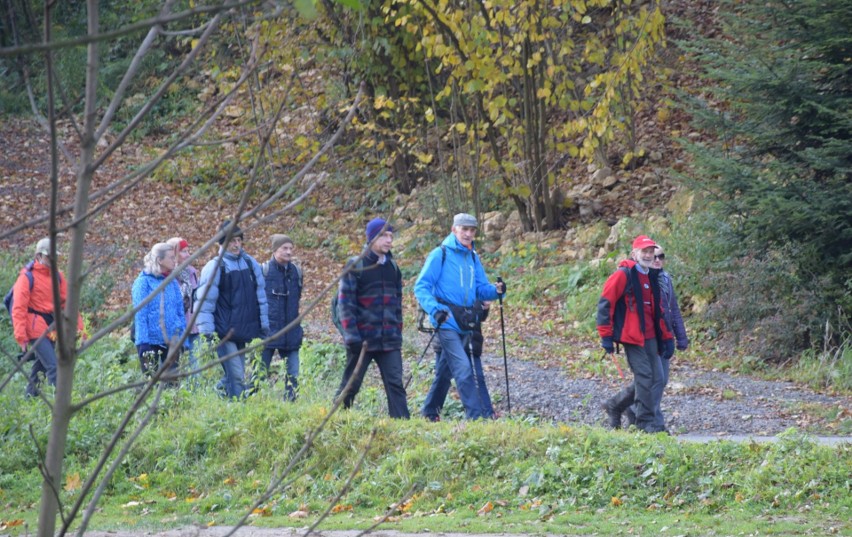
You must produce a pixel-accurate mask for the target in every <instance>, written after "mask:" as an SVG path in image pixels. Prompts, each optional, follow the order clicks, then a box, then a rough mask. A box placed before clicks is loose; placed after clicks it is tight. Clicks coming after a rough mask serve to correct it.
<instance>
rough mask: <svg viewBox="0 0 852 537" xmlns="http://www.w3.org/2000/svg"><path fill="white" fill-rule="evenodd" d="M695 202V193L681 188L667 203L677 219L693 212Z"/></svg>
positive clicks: (667, 206) (667, 207)
mask: <svg viewBox="0 0 852 537" xmlns="http://www.w3.org/2000/svg"><path fill="white" fill-rule="evenodd" d="M694 204H695V194H694V193H691V192H687V191H685V190H681V191H678V192H675V193H674V194H673V195H672V197H671V198H670V199H669V202H668V203H666V209H668V211H669V212H670V213H671V215H672V216H673V217H674V218H675V219H682V218H685V217H686V216H687V215H688V214H689V213H690V212H692V207H693V206H694Z"/></svg>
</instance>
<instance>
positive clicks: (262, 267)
mask: <svg viewBox="0 0 852 537" xmlns="http://www.w3.org/2000/svg"><path fill="white" fill-rule="evenodd" d="M260 271H261V272H262V273H263V277H264V278H266V277H267V276H269V261H264V262H263V263H261V264H260Z"/></svg>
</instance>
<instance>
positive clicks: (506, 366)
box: [497, 276, 512, 413]
mask: <svg viewBox="0 0 852 537" xmlns="http://www.w3.org/2000/svg"><path fill="white" fill-rule="evenodd" d="M497 283H503V278H501V277H499V276H498V277H497ZM502 287H503V290H504V291H505V290H506V286H505V285H503V286H502ZM497 299H498V300H499V301H500V334H501V335H502V336H503V371H504V372H505V373H506V408H507V409H508V412H509V413H511V412H512V398H511V397H509V362H508V360H507V358H506V325H505V324H504V322H503V293H500V294H499V295H497Z"/></svg>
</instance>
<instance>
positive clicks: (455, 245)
mask: <svg viewBox="0 0 852 537" xmlns="http://www.w3.org/2000/svg"><path fill="white" fill-rule="evenodd" d="M441 244H443V245H444V246H446V247H447V248H452V249H453V250H459V251H462V252H467V251H468V249H467V248H465V247H464V245H463V244H462V243H460V242H459V240H458V239H457V238H456V236H455V235H454V234H453V233H450V234H449V235H447V237H446V238H445V239H444V241H443V242H442V243H441ZM471 249H472V251H474V252H475V251H476V241H473V242H472V243H471Z"/></svg>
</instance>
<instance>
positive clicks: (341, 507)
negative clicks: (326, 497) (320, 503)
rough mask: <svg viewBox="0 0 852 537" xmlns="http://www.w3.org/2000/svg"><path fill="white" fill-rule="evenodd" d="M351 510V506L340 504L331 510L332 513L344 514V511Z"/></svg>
mask: <svg viewBox="0 0 852 537" xmlns="http://www.w3.org/2000/svg"><path fill="white" fill-rule="evenodd" d="M351 510H352V506H351V505H349V504H348V503H347V504H341V503H339V504H337V505H335V506H334V507H332V508H331V512H332V513H342V512H343V511H351Z"/></svg>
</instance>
